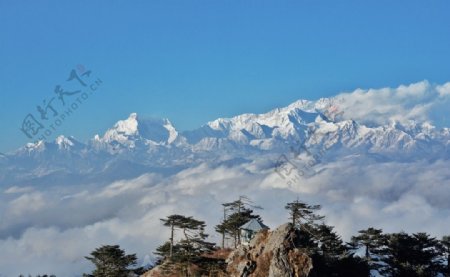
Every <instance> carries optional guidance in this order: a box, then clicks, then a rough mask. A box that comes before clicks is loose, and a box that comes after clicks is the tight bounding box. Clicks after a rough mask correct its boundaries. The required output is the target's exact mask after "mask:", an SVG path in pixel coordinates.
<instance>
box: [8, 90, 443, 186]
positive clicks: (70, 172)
mask: <svg viewBox="0 0 450 277" xmlns="http://www.w3.org/2000/svg"><path fill="white" fill-rule="evenodd" d="M343 113H344V111H343V110H342V107H340V106H339V105H337V104H335V100H333V99H331V98H330V99H321V100H318V101H316V102H312V101H306V100H300V101H297V102H295V103H293V104H291V105H289V106H287V107H285V108H279V109H275V110H272V111H270V112H268V113H265V114H243V115H238V116H235V117H233V118H219V119H217V120H214V121H212V122H209V123H207V124H206V125H204V126H202V127H200V128H199V129H196V130H192V131H185V132H181V133H180V132H178V131H177V130H176V129H175V127H174V126H173V125H172V124H171V122H170V121H169V120H167V119H141V118H139V117H138V115H137V114H135V113H132V114H131V115H130V116H129V118H127V119H125V120H120V121H118V122H117V123H116V124H115V125H114V126H113V127H112V128H111V129H109V130H107V131H106V132H105V134H104V135H103V136H99V135H96V136H95V137H94V138H93V139H92V140H90V141H89V142H88V143H82V142H79V141H77V140H76V139H75V138H73V137H64V136H60V137H58V138H57V139H56V140H55V141H53V142H44V141H41V142H38V143H35V144H33V143H29V144H27V145H25V146H24V147H22V148H20V149H18V150H17V151H15V152H13V153H10V154H7V155H4V154H0V164H1V165H2V167H1V168H0V186H2V185H4V184H5V183H8V184H10V185H11V184H12V185H14V184H19V183H24V182H25V183H26V184H28V185H34V184H36V185H38V184H42V183H48V182H52V180H58V181H59V182H61V183H77V182H80V181H82V182H87V181H89V180H105V181H112V180H118V179H123V178H131V177H137V176H139V175H140V174H142V173H144V172H155V170H157V171H158V173H161V172H171V173H173V172H177V170H179V169H181V168H186V167H190V166H195V165H197V164H200V163H202V162H209V163H212V164H214V163H222V162H224V161H232V160H234V159H241V158H246V159H247V158H249V157H250V159H251V157H254V158H255V159H258V158H261V157H264V156H266V155H269V156H274V155H275V156H276V155H281V154H292V155H294V154H295V155H298V154H301V152H303V153H307V154H312V152H315V153H317V152H319V153H322V154H321V155H320V156H321V157H320V158H321V162H325V161H332V160H336V159H338V158H340V157H345V156H348V155H355V154H357V155H364V156H368V157H372V158H374V159H381V160H382V161H389V160H396V161H404V162H408V161H413V160H416V159H426V160H435V159H439V158H441V159H447V158H448V157H449V156H450V154H449V153H450V152H449V141H450V131H449V129H448V128H443V129H438V128H436V127H434V126H432V125H431V124H429V123H428V122H416V121H409V122H407V123H406V124H405V123H400V122H395V121H393V122H391V123H389V124H386V125H382V124H381V125H376V124H368V123H366V124H363V123H360V122H358V121H355V120H352V119H345V118H344V117H343V116H342V114H343ZM302 149H303V150H302ZM323 149H326V152H327V155H323V152H324V150H323ZM295 155H294V156H295ZM228 163H230V162H228ZM74 176H78V177H77V178H74Z"/></svg>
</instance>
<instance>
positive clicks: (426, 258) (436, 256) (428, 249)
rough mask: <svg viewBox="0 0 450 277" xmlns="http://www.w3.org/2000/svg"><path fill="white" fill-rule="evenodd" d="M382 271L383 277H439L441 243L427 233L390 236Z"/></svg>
mask: <svg viewBox="0 0 450 277" xmlns="http://www.w3.org/2000/svg"><path fill="white" fill-rule="evenodd" d="M382 261H383V262H384V264H385V266H383V267H382V268H381V269H380V273H381V274H383V276H393V277H403V276H408V277H413V276H430V277H432V276H433V277H434V276H436V275H437V273H438V271H439V269H440V268H441V262H442V261H441V259H440V253H439V243H438V241H437V240H436V239H435V238H432V237H430V236H429V235H428V234H426V233H417V234H413V235H409V234H406V233H404V232H402V233H394V234H390V235H389V236H388V240H387V244H386V249H385V250H384V255H383V259H382Z"/></svg>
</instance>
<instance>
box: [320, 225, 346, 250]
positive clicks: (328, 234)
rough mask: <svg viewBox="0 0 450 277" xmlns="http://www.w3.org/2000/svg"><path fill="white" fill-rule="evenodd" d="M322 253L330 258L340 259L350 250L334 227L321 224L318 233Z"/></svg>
mask: <svg viewBox="0 0 450 277" xmlns="http://www.w3.org/2000/svg"><path fill="white" fill-rule="evenodd" d="M316 234H317V235H316V237H317V239H318V243H319V251H320V253H321V254H322V255H323V256H325V257H328V258H339V257H340V256H342V255H344V254H345V253H346V251H347V250H348V249H347V248H346V247H345V245H344V243H343V241H342V239H341V237H340V236H339V235H338V234H337V233H336V232H335V231H333V227H332V226H328V225H325V224H321V225H319V226H318V228H317V231H316Z"/></svg>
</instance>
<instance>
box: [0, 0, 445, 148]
mask: <svg viewBox="0 0 450 277" xmlns="http://www.w3.org/2000/svg"><path fill="white" fill-rule="evenodd" d="M394 2H395V3H394ZM449 9H450V2H448V1H283V2H281V1H261V0H259V1H186V0H183V1H170V0H169V1H167V0H164V1H132V2H131V1H76V2H75V1H70V2H69V1H5V0H0V35H1V39H0V102H1V107H2V108H1V109H0V122H1V123H2V132H1V136H0V152H8V151H11V150H13V149H15V148H17V147H19V146H21V145H23V144H24V143H26V142H27V141H28V140H27V138H26V137H25V136H24V134H23V133H22V132H21V131H20V130H19V128H20V126H21V124H22V121H23V119H24V117H25V116H26V115H27V114H28V113H35V114H36V106H37V105H39V104H40V103H42V101H43V100H44V99H48V98H51V97H53V96H54V92H53V91H54V88H55V86H56V85H58V84H60V83H62V82H64V81H65V80H66V79H67V78H68V76H69V72H70V70H71V69H72V68H74V67H76V65H78V64H83V65H85V66H86V67H87V68H88V69H90V70H92V72H93V73H94V74H95V75H96V76H99V77H101V79H102V80H103V84H102V86H101V87H100V88H99V90H98V91H97V92H96V94H95V95H93V96H92V97H90V98H89V99H88V101H86V102H85V103H84V104H83V105H82V106H81V107H80V108H79V109H78V110H77V111H76V112H75V113H74V114H73V115H72V116H71V117H70V118H69V119H67V120H66V121H65V122H64V124H63V125H62V126H61V127H59V128H58V131H57V133H60V134H65V135H74V136H75V137H77V138H78V139H80V140H81V141H85V140H87V139H89V138H91V137H92V136H93V135H94V134H96V133H103V132H104V131H105V130H106V129H107V128H109V127H111V126H112V124H113V123H114V122H116V121H117V120H119V119H123V118H126V117H127V116H128V115H129V114H130V113H131V112H137V113H138V114H140V115H142V116H148V117H167V118H169V119H170V120H171V121H172V122H173V123H174V125H175V126H176V127H177V128H178V129H180V130H186V129H192V128H195V127H198V126H200V125H201V124H203V123H205V122H207V121H209V120H213V119H215V118H217V117H227V116H233V115H236V114H239V113H244V112H254V113H260V112H265V111H267V110H269V109H271V108H274V107H278V106H285V105H287V104H289V103H291V102H293V101H295V100H297V99H300V98H305V99H318V98H320V97H327V96H331V95H334V94H336V93H338V92H340V91H351V90H354V89H355V88H371V87H373V88H378V87H385V86H392V87H396V86H398V85H400V84H409V83H413V82H417V81H421V80H424V79H427V80H429V81H430V82H431V83H445V82H446V81H449V80H450V78H449V77H448V74H449V72H450V55H449V49H450V27H449V26H450V17H449V16H448V11H449Z"/></svg>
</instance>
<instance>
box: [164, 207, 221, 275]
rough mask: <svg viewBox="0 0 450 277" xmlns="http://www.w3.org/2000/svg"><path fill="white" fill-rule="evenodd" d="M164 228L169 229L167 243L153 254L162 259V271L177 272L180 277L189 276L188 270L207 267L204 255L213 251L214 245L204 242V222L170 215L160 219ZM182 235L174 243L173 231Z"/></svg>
mask: <svg viewBox="0 0 450 277" xmlns="http://www.w3.org/2000/svg"><path fill="white" fill-rule="evenodd" d="M162 221H163V222H164V225H165V226H168V227H170V228H171V236H170V239H169V241H168V242H166V243H164V244H163V245H161V246H160V247H158V248H157V249H156V252H155V254H157V255H159V256H161V257H163V259H164V260H163V265H162V267H163V270H164V271H166V272H171V273H173V272H178V274H181V275H182V276H191V272H190V268H191V266H192V265H196V266H198V267H199V268H202V267H203V266H207V265H208V263H206V262H205V257H204V255H205V254H207V253H210V252H211V251H212V250H213V249H214V245H215V244H214V243H210V242H206V241H205V240H206V238H207V237H208V235H207V234H205V232H204V230H205V227H206V225H205V222H204V221H200V220H197V219H194V218H193V217H186V216H183V215H171V216H168V217H167V219H162ZM176 230H179V231H180V232H181V233H182V239H181V240H180V241H178V242H177V243H174V238H175V231H176Z"/></svg>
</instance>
